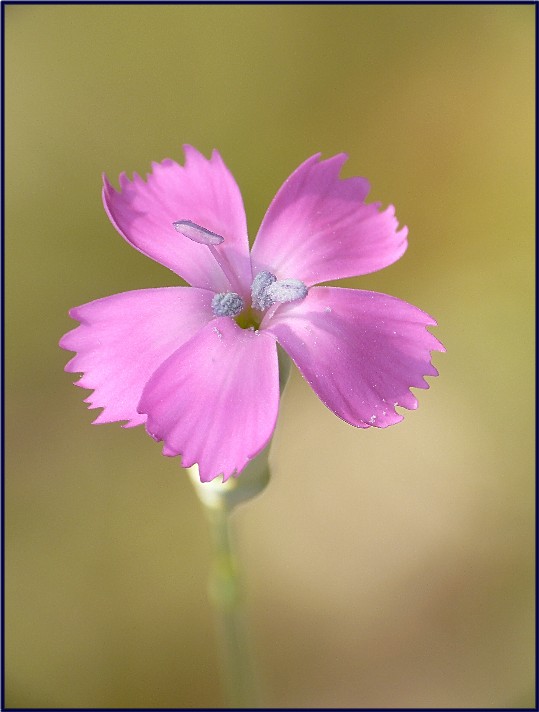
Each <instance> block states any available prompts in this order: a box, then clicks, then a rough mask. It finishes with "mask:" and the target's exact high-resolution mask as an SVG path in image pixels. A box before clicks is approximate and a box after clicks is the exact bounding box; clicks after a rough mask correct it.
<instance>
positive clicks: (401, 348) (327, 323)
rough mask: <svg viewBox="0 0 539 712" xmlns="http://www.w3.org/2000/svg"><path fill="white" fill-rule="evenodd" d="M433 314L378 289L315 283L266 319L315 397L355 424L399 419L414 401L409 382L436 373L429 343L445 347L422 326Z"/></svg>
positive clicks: (416, 384)
mask: <svg viewBox="0 0 539 712" xmlns="http://www.w3.org/2000/svg"><path fill="white" fill-rule="evenodd" d="M434 323H435V322H434V319H432V318H431V317H430V316H429V315H427V314H425V313H424V312H422V311H421V310H420V309H417V307H414V306H412V305H410V304H407V303H406V302H403V301H401V300H400V299H396V298H395V297H389V296H387V295H385V294H379V293H377V292H366V291H360V290H353V289H340V288H335V287H313V288H311V289H310V290H309V294H308V296H307V298H306V299H304V300H303V301H302V302H299V303H292V304H286V305H283V306H282V307H280V308H279V310H278V311H277V312H276V313H275V315H274V316H273V317H272V318H270V319H269V320H268V321H267V324H266V323H264V324H263V326H266V328H267V330H268V331H270V332H271V333H273V334H274V335H275V337H276V338H277V340H278V341H279V343H280V344H281V346H282V347H283V348H284V349H285V350H286V351H287V352H288V354H289V355H290V356H291V357H292V359H293V360H294V361H295V363H296V364H297V366H298V368H299V370H300V371H301V373H302V375H303V376H304V377H305V379H306V380H307V381H308V383H309V384H310V385H311V387H312V388H313V390H314V391H315V393H316V394H317V395H318V397H319V398H320V399H321V400H322V401H323V403H324V404H325V405H326V406H327V407H328V408H330V410H332V411H333V412H334V413H335V414H336V415H338V416H339V417H340V418H342V419H343V420H345V421H346V422H347V423H350V424H351V425H355V426H356V427H359V428H365V427H371V426H375V427H379V428H385V427H387V426H389V425H393V424H395V423H398V422H399V421H401V420H402V418H403V416H402V415H401V414H400V413H398V412H397V411H396V410H395V409H396V407H398V406H402V407H404V408H407V409H409V410H413V409H415V408H417V399H416V398H415V396H414V395H413V394H412V392H411V391H410V388H428V387H429V386H428V383H427V382H426V381H425V378H424V376H436V375H437V374H438V371H437V370H436V368H435V367H434V366H433V365H432V363H431V360H430V359H431V351H444V350H445V349H444V347H443V346H442V344H441V343H440V342H439V341H438V340H437V339H436V338H435V337H434V336H433V335H432V334H431V333H430V332H429V331H427V329H426V327H427V326H431V325H434Z"/></svg>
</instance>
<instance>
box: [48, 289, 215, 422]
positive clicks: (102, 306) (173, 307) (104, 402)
mask: <svg viewBox="0 0 539 712" xmlns="http://www.w3.org/2000/svg"><path fill="white" fill-rule="evenodd" d="M212 297H213V293H212V292H210V291H207V290H205V289H195V288H193V287H164V288H161V289H141V290H137V291H133V292H124V293H122V294H115V295H113V296H111V297H105V298H104V299H96V300H95V301H93V302H89V303H88V304H83V305H82V306H80V307H75V308H74V309H71V310H70V312H69V314H70V316H71V317H72V318H73V319H76V320H77V321H80V322H81V324H80V326H78V327H77V328H76V329H73V331H70V332H68V333H67V334H65V335H64V336H63V337H62V339H61V340H60V346H61V347H62V348H63V349H67V350H68V351H77V355H76V356H75V357H74V358H72V359H71V361H70V362H69V363H68V364H67V366H66V367H65V370H66V371H69V372H70V373H79V372H81V373H83V374H84V375H83V376H82V378H81V379H80V380H79V381H76V382H75V385H77V386H81V387H82V388H90V389H92V390H93V391H94V392H93V393H92V394H91V395H90V396H89V397H88V398H87V399H86V401H85V402H87V403H90V406H89V407H90V408H104V410H103V412H102V413H100V414H99V416H98V417H97V418H96V420H94V423H111V422H113V421H117V420H127V421H129V423H128V424H127V425H126V426H124V427H132V426H135V425H140V424H141V423H144V422H145V421H146V416H145V415H141V414H140V413H138V412H137V405H138V402H139V400H140V396H141V395H142V390H143V388H144V386H145V385H146V383H147V381H148V379H149V378H150V376H151V375H152V373H153V372H154V371H155V370H156V369H157V368H158V366H160V365H161V364H162V363H163V361H165V360H166V359H167V358H168V357H169V356H170V354H172V353H173V352H174V351H175V350H176V349H177V348H178V347H179V346H181V344H183V343H184V342H185V341H187V340H188V339H190V338H191V337H192V336H193V334H195V333H196V332H197V331H198V330H199V329H201V328H202V327H203V326H204V325H205V324H206V323H207V322H208V321H210V319H212V318H213V313H212V309H211V300H212Z"/></svg>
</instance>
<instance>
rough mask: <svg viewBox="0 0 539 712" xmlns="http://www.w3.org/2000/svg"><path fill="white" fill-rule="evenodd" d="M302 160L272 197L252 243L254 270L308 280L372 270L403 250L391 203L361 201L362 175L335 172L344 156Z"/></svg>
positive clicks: (365, 188)
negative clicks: (343, 175) (342, 176)
mask: <svg viewBox="0 0 539 712" xmlns="http://www.w3.org/2000/svg"><path fill="white" fill-rule="evenodd" d="M319 157H320V154H317V155H315V156H312V157H311V158H309V159H308V160H307V161H305V163H303V164H302V165H301V166H300V167H299V168H298V169H297V170H296V171H294V173H292V175H291V176H290V177H289V178H288V179H287V180H286V181H285V182H284V184H283V186H282V187H281V188H280V190H279V191H278V193H277V195H276V196H275V198H274V199H273V202H272V203H271V205H270V207H269V208H268V211H267V213H266V215H265V216H264V219H263V221H262V225H261V226H260V230H259V232H258V235H257V238H256V240H255V243H254V245H253V249H252V263H253V274H255V275H256V274H258V272H261V271H263V270H267V271H269V272H272V273H273V274H275V275H276V276H277V278H278V279H286V278H294V279H300V280H301V281H303V282H305V283H306V284H307V285H308V286H310V285H312V284H318V283H319V282H325V281H327V280H330V279H342V278H344V277H355V276H356V275H362V274H368V273H369V272H375V271H376V270H379V269H382V268H383V267H387V266H388V265H390V264H392V263H393V262H395V261H396V260H398V259H399V257H401V256H402V255H403V253H404V252H405V250H406V247H407V242H406V235H407V233H408V231H407V229H406V228H402V229H401V230H400V231H397V227H398V222H397V219H396V218H395V210H394V208H393V206H389V207H388V208H387V209H386V210H384V211H383V212H380V211H379V208H380V204H379V203H371V204H369V205H366V204H365V203H364V200H365V198H366V196H367V193H368V192H369V182H368V181H367V180H366V179H365V178H346V179H344V180H342V179H340V178H339V172H340V170H341V167H342V165H343V163H344V162H345V161H346V159H347V156H346V154H344V153H341V154H339V155H337V156H333V158H329V159H327V160H325V161H320V162H319V161H318V159H319Z"/></svg>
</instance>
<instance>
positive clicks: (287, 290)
mask: <svg viewBox="0 0 539 712" xmlns="http://www.w3.org/2000/svg"><path fill="white" fill-rule="evenodd" d="M307 292H308V290H307V287H306V286H305V284H304V283H303V282H302V281H301V280H299V279H282V280H280V281H278V282H273V284H270V285H269V287H268V288H267V289H266V292H265V294H266V297H268V298H269V299H271V300H272V301H273V302H279V303H280V304H284V303H286V302H296V301H297V300H298V299H305V297H306V296H307Z"/></svg>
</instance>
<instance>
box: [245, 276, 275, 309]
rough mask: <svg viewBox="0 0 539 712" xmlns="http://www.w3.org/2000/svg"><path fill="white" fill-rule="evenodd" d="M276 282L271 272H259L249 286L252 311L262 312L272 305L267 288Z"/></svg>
mask: <svg viewBox="0 0 539 712" xmlns="http://www.w3.org/2000/svg"><path fill="white" fill-rule="evenodd" d="M276 281H277V277H276V276H275V275H274V274H272V273H271V272H259V273H258V274H257V275H256V277H255V278H254V280H253V283H252V285H251V298H252V304H253V308H254V309H260V311H264V310H265V309H267V308H268V307H271V305H272V304H273V299H272V298H271V297H269V296H268V294H267V289H268V287H269V286H270V285H271V284H273V283H274V282H276Z"/></svg>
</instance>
